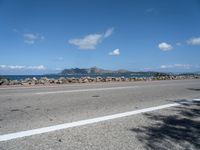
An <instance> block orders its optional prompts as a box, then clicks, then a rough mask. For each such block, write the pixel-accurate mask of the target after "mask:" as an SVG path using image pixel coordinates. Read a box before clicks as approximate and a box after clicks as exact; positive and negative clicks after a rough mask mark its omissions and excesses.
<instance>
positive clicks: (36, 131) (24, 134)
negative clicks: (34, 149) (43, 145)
mask: <svg viewBox="0 0 200 150" xmlns="http://www.w3.org/2000/svg"><path fill="white" fill-rule="evenodd" d="M179 105H181V104H179V103H171V104H166V105H161V106H155V107H150V108H144V109H140V110H134V111H129V112H124V113H119V114H114V115H108V116H103V117H98V118H93V119H87V120H81V121H76V122H71V123H64V124H60V125H55V126H50V127H44V128H39V129H33V130H28V131H21V132H16V133H10V134H4V135H0V142H1V141H8V140H12V139H17V138H22V137H27V136H32V135H37V134H42V133H48V132H52V131H57V130H61V129H67V128H72V127H77V126H83V125H87V124H92V123H97V122H102V121H106V120H111V119H117V118H122V117H127V116H131V115H136V114H140V113H145V112H150V111H154V110H159V109H164V108H169V107H174V106H179Z"/></svg>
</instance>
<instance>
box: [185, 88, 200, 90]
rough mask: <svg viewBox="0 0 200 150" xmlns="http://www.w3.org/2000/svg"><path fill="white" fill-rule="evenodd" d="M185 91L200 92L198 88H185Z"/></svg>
mask: <svg viewBox="0 0 200 150" xmlns="http://www.w3.org/2000/svg"><path fill="white" fill-rule="evenodd" d="M187 89H188V90H191V91H200V88H187Z"/></svg>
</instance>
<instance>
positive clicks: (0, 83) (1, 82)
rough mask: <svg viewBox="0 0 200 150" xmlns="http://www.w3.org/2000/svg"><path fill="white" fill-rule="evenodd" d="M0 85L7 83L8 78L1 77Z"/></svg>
mask: <svg viewBox="0 0 200 150" xmlns="http://www.w3.org/2000/svg"><path fill="white" fill-rule="evenodd" d="M0 85H9V80H8V79H1V80H0Z"/></svg>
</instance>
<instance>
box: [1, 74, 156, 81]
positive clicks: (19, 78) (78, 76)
mask: <svg viewBox="0 0 200 150" xmlns="http://www.w3.org/2000/svg"><path fill="white" fill-rule="evenodd" d="M151 76H153V75H152V74H103V75H99V74H95V75H94V74H91V75H90V74H89V75H88V74H87V75H83V74H81V75H58V74H51V75H2V77H4V78H6V79H9V80H24V79H26V78H33V77H35V78H37V79H40V78H42V77H47V78H49V79H51V78H53V79H59V78H60V77H65V78H72V77H74V78H81V77H92V78H95V77H125V78H130V77H151Z"/></svg>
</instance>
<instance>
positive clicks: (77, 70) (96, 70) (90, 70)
mask: <svg viewBox="0 0 200 150" xmlns="http://www.w3.org/2000/svg"><path fill="white" fill-rule="evenodd" d="M108 73H109V74H110V73H112V74H115V73H131V72H130V71H128V70H123V69H120V70H116V71H113V70H105V69H101V68H97V67H91V68H71V69H64V70H62V71H61V72H60V74H108Z"/></svg>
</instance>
